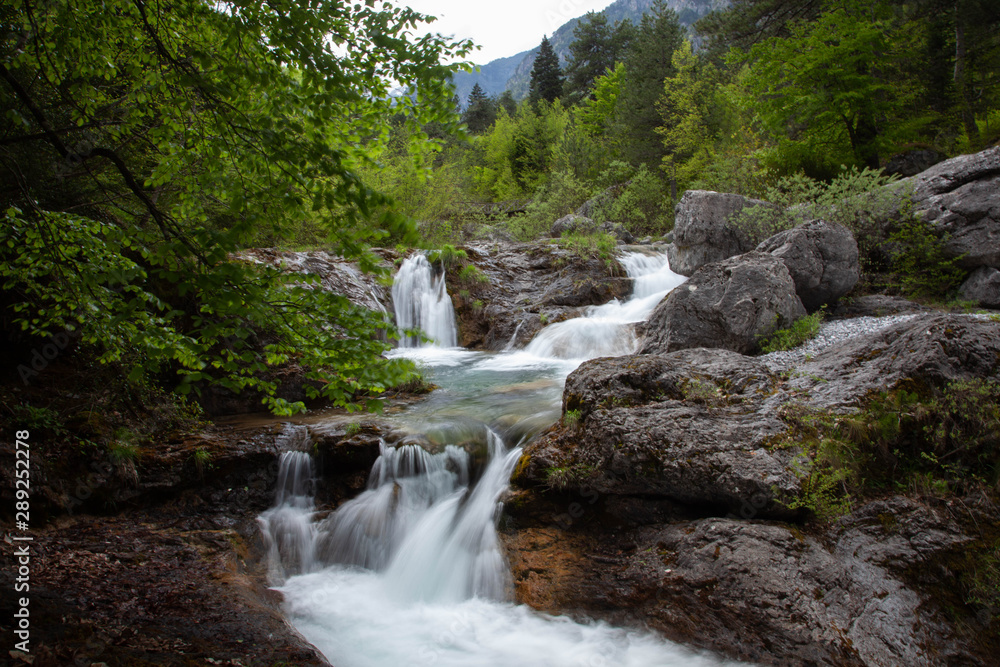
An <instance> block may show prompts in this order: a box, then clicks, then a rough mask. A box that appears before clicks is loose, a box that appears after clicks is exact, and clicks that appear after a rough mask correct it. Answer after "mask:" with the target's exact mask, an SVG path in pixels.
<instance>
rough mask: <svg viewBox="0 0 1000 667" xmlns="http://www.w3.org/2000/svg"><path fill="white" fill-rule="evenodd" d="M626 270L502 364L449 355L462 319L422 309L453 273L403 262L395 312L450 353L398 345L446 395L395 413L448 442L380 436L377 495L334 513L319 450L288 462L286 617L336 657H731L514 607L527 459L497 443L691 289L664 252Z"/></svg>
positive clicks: (275, 534) (280, 566)
mask: <svg viewBox="0 0 1000 667" xmlns="http://www.w3.org/2000/svg"><path fill="white" fill-rule="evenodd" d="M421 259H423V262H421ZM622 263H623V264H624V265H625V267H626V268H627V270H628V272H629V275H630V276H631V277H633V278H634V279H635V295H634V297H633V298H632V299H629V300H628V301H626V302H623V303H618V302H614V303H611V304H606V305H604V306H599V307H596V308H591V309H589V311H588V312H587V315H586V317H581V318H578V319H576V320H569V321H567V322H562V323H558V324H555V325H551V326H549V327H547V328H546V329H544V330H543V331H542V332H541V334H539V336H537V337H536V339H535V340H534V341H532V343H531V344H529V345H528V347H526V348H525V349H523V350H509V351H505V352H504V353H502V354H496V355H489V354H485V353H481V352H471V351H468V350H463V349H460V348H455V347H446V345H448V343H447V340H448V338H447V336H446V335H445V334H444V333H443V329H444V328H446V327H444V326H443V324H442V322H450V323H451V326H452V327H453V324H454V316H453V314H449V313H447V312H445V311H446V310H447V309H444V308H441V309H437V308H438V306H437V305H436V306H435V307H434V308H429V309H428V308H425V305H426V304H427V303H433V304H438V305H440V304H442V303H443V301H448V305H449V307H450V299H448V298H447V293H446V292H444V286H443V280H442V282H441V283H438V284H435V283H434V278H433V274H432V272H431V271H430V270H429V269H430V265H429V264H427V262H426V259H424V258H422V257H419V258H411V259H410V260H407V263H404V265H403V267H401V269H400V274H404V271H405V272H406V276H405V277H397V280H396V286H394V288H393V296H394V299H395V300H396V304H397V305H396V308H397V318H398V317H399V314H400V310H399V309H400V303H403V304H404V305H403V312H404V314H405V313H411V314H412V313H417V312H419V313H420V315H419V318H417V317H414V318H413V319H411V320H405V319H404V320H403V321H401V322H400V324H401V326H419V327H420V328H421V329H423V330H424V331H426V332H428V333H431V335H432V336H433V337H434V338H435V340H436V341H437V342H439V343H441V346H434V345H432V346H421V347H410V348H407V349H401V350H397V351H396V354H402V355H406V356H408V357H410V358H413V359H415V360H417V361H418V362H420V363H422V364H423V365H424V366H425V368H426V369H427V370H428V371H429V375H430V379H431V380H432V381H433V382H434V383H435V384H437V385H438V386H439V389H437V390H435V391H434V392H433V393H432V394H430V395H429V396H428V397H427V398H426V399H425V400H424V401H422V402H420V403H418V404H416V405H415V406H414V407H412V408H411V409H410V410H408V411H407V412H405V413H404V414H403V415H401V416H399V417H396V418H394V419H396V420H397V421H398V422H399V423H400V425H401V427H404V428H405V429H406V430H409V431H410V432H413V433H419V434H424V435H425V437H426V438H427V439H428V441H429V442H432V443H437V444H436V445H435V447H436V448H435V449H434V453H431V452H429V451H425V450H423V449H420V448H418V447H416V446H414V445H406V446H400V447H396V448H394V447H391V446H389V445H386V444H385V443H383V445H382V450H381V456H380V457H379V459H378V461H376V463H375V465H374V466H373V467H372V471H371V473H370V476H369V480H368V486H367V489H366V490H365V491H364V492H363V493H362V494H360V495H359V496H358V497H356V498H354V499H353V500H350V501H348V502H346V503H344V504H343V505H341V506H340V507H339V508H338V509H337V511H336V512H333V513H332V514H330V515H328V516H326V517H325V518H322V519H321V520H317V518H316V508H315V506H314V502H313V500H312V498H311V496H309V493H310V492H311V488H312V476H313V472H312V466H311V464H310V462H309V456H308V454H305V453H302V452H292V453H288V454H286V455H285V456H283V458H282V460H281V465H282V468H281V471H280V473H279V489H278V496H277V500H276V503H275V507H274V508H272V509H271V510H268V511H267V512H265V513H264V514H263V515H261V518H260V525H261V529H262V531H263V532H264V535H265V539H266V541H267V544H268V545H269V547H270V553H271V561H272V563H271V572H272V575H273V576H275V578H276V581H277V582H278V583H280V584H281V587H280V590H281V591H282V592H283V593H284V595H285V611H286V613H287V614H288V617H289V619H290V620H291V622H292V623H293V624H294V626H295V627H296V628H297V629H298V630H299V631H300V632H301V633H302V634H303V635H304V636H305V637H306V639H308V640H309V641H310V642H312V643H313V644H314V645H316V646H317V647H318V648H319V649H320V650H321V651H322V652H323V654H324V655H325V656H326V657H327V659H328V660H329V661H330V662H331V663H332V664H334V665H336V666H337V667H397V666H400V665H429V666H440V667H452V666H454V667H523V666H534V665H539V666H553V667H554V666H560V667H561V666H565V667H577V666H579V667H603V666H608V667H611V666H622V667H652V666H678V667H679V666H685V667H702V666H708V665H720V664H730V663H722V662H720V661H719V660H718V659H716V658H714V657H712V656H706V655H703V654H697V653H693V652H691V651H689V650H686V649H684V648H683V647H680V646H678V645H676V644H672V643H670V642H667V641H665V640H663V639H661V638H659V637H657V636H655V635H653V634H651V633H646V632H637V631H632V630H625V629H621V628H614V627H612V626H609V625H607V624H605V623H600V622H577V621H574V620H572V619H569V618H565V617H554V616H549V615H545V614H540V613H536V612H534V611H532V610H531V609H529V608H528V607H526V606H523V605H516V604H513V603H512V602H511V600H512V599H513V594H512V581H511V575H510V568H509V566H508V563H507V561H506V558H505V556H504V552H503V549H502V546H501V544H500V541H499V538H498V535H497V530H496V525H497V522H498V520H499V517H500V510H501V504H500V497H501V496H502V494H503V492H504V491H505V490H506V488H507V485H508V480H509V477H510V475H511V472H512V470H513V468H514V466H515V465H516V463H517V460H518V457H519V455H520V452H521V450H520V449H519V448H518V447H510V448H508V447H507V446H505V444H504V441H503V439H502V438H501V437H500V435H498V434H503V437H504V438H506V439H507V441H508V442H510V443H515V444H516V443H521V442H524V441H526V440H527V439H529V438H531V437H533V435H534V434H537V433H538V432H540V431H542V430H544V429H545V428H547V426H548V425H550V424H551V423H552V422H554V421H555V420H556V419H557V418H558V415H559V403H560V395H561V388H562V385H563V382H564V381H565V378H566V376H567V375H568V374H569V373H570V372H571V371H572V370H573V369H574V368H576V366H578V365H579V364H580V363H581V362H582V361H583V360H585V359H587V358H592V357H595V356H600V355H602V354H625V353H628V352H631V351H633V349H634V347H635V342H636V341H635V337H634V333H633V331H632V329H633V327H632V325H633V324H634V323H635V322H638V321H641V320H643V319H645V318H646V317H648V315H649V313H650V312H651V311H652V309H653V308H654V307H655V306H656V304H657V303H658V302H659V301H660V299H662V297H663V296H664V295H665V294H666V293H667V292H668V291H669V290H670V289H672V288H673V287H676V286H677V285H679V284H680V283H681V282H683V280H684V278H683V277H681V276H677V275H676V274H673V273H672V272H670V270H669V267H668V266H667V263H666V258H665V257H663V256H647V255H639V254H630V255H627V256H626V257H624V258H623V259H622ZM406 285H409V287H404V286H406ZM397 286H398V287H399V288H400V296H398V297H397V289H396V288H397ZM442 294H443V296H442ZM405 295H417V296H414V297H413V298H412V299H411V300H409V301H407V300H406V299H408V298H409V297H407V296H405ZM428 295H431V296H428ZM434 295H436V296H434ZM432 297H433V298H432ZM417 304H420V305H419V306H418V305H417ZM425 316H426V317H429V318H431V319H422V318H425ZM434 318H440V320H441V321H438V320H436V319H434ZM449 318H450V319H449ZM433 332H437V333H433ZM439 336H440V337H439ZM414 343H415V342H414ZM450 345H452V346H453V345H454V342H451V343H450ZM460 445H461V446H460Z"/></svg>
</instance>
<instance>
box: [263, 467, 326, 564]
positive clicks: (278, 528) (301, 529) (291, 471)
mask: <svg viewBox="0 0 1000 667" xmlns="http://www.w3.org/2000/svg"><path fill="white" fill-rule="evenodd" d="M313 486H314V475H313V468H312V459H311V458H310V456H309V454H307V453H306V452H284V453H283V454H282V455H281V460H280V463H279V466H278V485H277V494H276V499H275V503H274V507H272V508H271V509H269V510H267V511H266V512H264V513H263V514H261V515H260V516H259V517H258V518H257V523H258V525H259V526H260V530H261V534H263V536H264V542H265V544H266V546H267V550H268V565H269V578H270V579H271V580H272V581H273V582H275V583H277V582H280V581H283V580H284V579H285V578H286V577H288V576H289V575H291V574H297V573H299V572H309V571H311V570H312V569H313V568H314V567H315V564H316V560H315V558H314V555H313V553H314V543H315V540H316V531H315V528H314V527H313V522H312V515H313V511H314V510H315V506H314V504H313Z"/></svg>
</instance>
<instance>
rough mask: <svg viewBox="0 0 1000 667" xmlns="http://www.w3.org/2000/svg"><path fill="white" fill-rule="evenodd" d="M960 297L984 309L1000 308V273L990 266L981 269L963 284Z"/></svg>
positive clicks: (974, 272) (959, 292) (959, 293)
mask: <svg viewBox="0 0 1000 667" xmlns="http://www.w3.org/2000/svg"><path fill="white" fill-rule="evenodd" d="M958 295H959V297H960V298H961V299H964V300H966V301H975V302H976V303H978V304H979V305H980V306H982V307H983V308H1000V271H997V270H996V269H994V268H993V267H990V266H981V267H979V268H978V269H976V270H975V271H973V272H972V275H970V276H969V277H968V279H967V280H966V281H965V282H964V283H963V284H962V287H961V288H959V290H958Z"/></svg>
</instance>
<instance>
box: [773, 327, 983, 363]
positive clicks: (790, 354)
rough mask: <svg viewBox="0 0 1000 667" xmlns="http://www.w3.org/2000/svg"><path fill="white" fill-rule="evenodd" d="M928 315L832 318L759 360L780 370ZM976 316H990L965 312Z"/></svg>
mask: <svg viewBox="0 0 1000 667" xmlns="http://www.w3.org/2000/svg"><path fill="white" fill-rule="evenodd" d="M921 315H924V316H926V313H911V314H907V315H887V316H884V317H868V316H865V317H854V318H850V319H844V320H833V321H829V322H824V323H823V324H821V325H820V328H819V333H818V334H817V335H816V337H815V338H813V339H812V340H808V341H806V342H805V343H803V344H802V345H800V346H799V347H796V348H794V349H791V350H784V351H781V352H771V353H769V354H762V355H761V356H760V357H759V359H760V360H761V361H763V362H764V363H765V364H766V365H767V367H768V368H769V369H770V370H771V371H772V372H775V373H777V372H781V371H784V370H788V369H789V368H793V367H795V366H798V365H799V364H801V363H802V362H804V361H805V360H806V356H807V355H808V356H810V357H812V356H816V355H817V354H819V353H820V352H821V351H823V350H825V349H826V348H828V347H830V346H831V345H835V344H837V343H839V342H841V341H844V340H848V339H849V338H854V337H855V336H864V335H867V334H871V333H875V332H876V331H881V330H882V329H885V328H887V327H891V326H892V325H894V324H899V323H900V322H906V321H908V320H912V319H913V318H914V317H920V316H921ZM964 317H971V318H975V319H981V320H985V319H987V318H989V317H990V315H987V314H975V315H964Z"/></svg>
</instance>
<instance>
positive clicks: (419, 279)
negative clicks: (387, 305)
mask: <svg viewBox="0 0 1000 667" xmlns="http://www.w3.org/2000/svg"><path fill="white" fill-rule="evenodd" d="M392 302H393V305H394V307H395V309H396V325H397V326H398V327H399V328H400V329H420V330H421V331H423V332H424V333H425V334H426V335H427V337H428V338H430V339H431V341H432V342H431V343H430V344H431V345H436V346H439V347H455V346H456V345H458V330H457V328H456V327H455V309H454V307H453V306H452V303H451V297H449V296H448V288H447V287H446V286H445V279H444V271H442V272H441V274H440V275H437V276H435V275H434V267H432V266H431V263H430V262H429V261H427V258H426V257H425V256H424V255H421V254H417V255H414V256H412V257H410V258H408V259H407V260H406V261H404V262H403V264H402V266H400V267H399V271H398V272H397V273H396V278H395V280H394V281H393V283H392ZM424 345H425V344H424V343H422V342H421V341H420V338H419V337H417V336H406V337H405V338H402V339H401V340H400V341H399V346H400V347H423V346H424Z"/></svg>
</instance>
